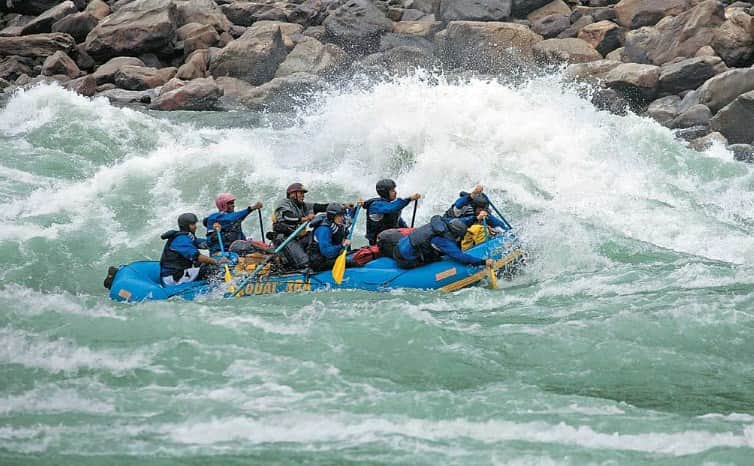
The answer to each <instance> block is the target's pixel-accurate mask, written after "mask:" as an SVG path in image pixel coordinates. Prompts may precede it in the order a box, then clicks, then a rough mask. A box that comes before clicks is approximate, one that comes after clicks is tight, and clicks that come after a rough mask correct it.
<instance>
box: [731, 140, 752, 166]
mask: <svg viewBox="0 0 754 466" xmlns="http://www.w3.org/2000/svg"><path fill="white" fill-rule="evenodd" d="M728 150H729V151H731V152H733V159H734V160H738V161H739V162H748V163H754V147H752V146H751V145H750V144H731V145H729V146H728Z"/></svg>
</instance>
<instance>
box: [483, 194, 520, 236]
mask: <svg viewBox="0 0 754 466" xmlns="http://www.w3.org/2000/svg"><path fill="white" fill-rule="evenodd" d="M484 197H485V198H487V202H489V203H490V207H492V210H494V211H495V213H496V214H497V216H498V217H500V220H502V221H503V223H504V224H505V226H506V227H507V228H508V229H509V230H511V229H513V227H512V226H511V224H510V223H508V220H506V219H505V217H503V214H501V213H500V211H499V210H497V207H495V204H493V203H492V201H491V200H490V198H489V197H488V196H487V195H486V194H485V195H484Z"/></svg>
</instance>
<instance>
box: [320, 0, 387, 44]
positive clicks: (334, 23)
mask: <svg viewBox="0 0 754 466" xmlns="http://www.w3.org/2000/svg"><path fill="white" fill-rule="evenodd" d="M323 24H324V26H325V31H327V37H328V39H329V40H330V41H332V42H334V43H335V44H337V45H339V46H340V47H342V48H343V49H344V50H346V51H347V52H357V53H367V52H371V51H374V50H377V47H378V46H379V44H380V36H381V35H382V34H384V33H385V32H389V31H391V30H392V29H393V22H392V21H390V20H389V19H388V18H387V17H386V16H385V14H384V13H383V12H382V11H380V9H379V8H377V7H376V6H375V5H374V4H373V3H372V2H370V1H369V0H348V1H347V2H345V3H344V4H343V5H341V6H340V7H338V8H337V9H336V10H335V11H333V12H331V13H330V15H329V16H328V17H327V19H326V20H325V21H324V23H323Z"/></svg>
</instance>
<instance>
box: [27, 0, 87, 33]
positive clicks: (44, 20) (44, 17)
mask: <svg viewBox="0 0 754 466" xmlns="http://www.w3.org/2000/svg"><path fill="white" fill-rule="evenodd" d="M75 12H76V5H75V4H74V3H73V2H72V1H70V0H69V1H66V2H63V3H61V4H59V5H55V6H54V7H52V8H50V9H49V10H47V11H45V12H44V13H42V14H41V15H39V16H37V17H36V18H35V19H33V20H32V21H31V22H29V23H28V24H26V26H24V27H23V28H21V34H22V35H24V36H25V35H28V34H43V33H45V32H51V31H52V25H53V24H55V22H57V21H59V20H61V19H63V18H64V17H66V16H67V15H70V14H71V13H75Z"/></svg>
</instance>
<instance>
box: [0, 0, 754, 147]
mask: <svg viewBox="0 0 754 466" xmlns="http://www.w3.org/2000/svg"><path fill="white" fill-rule="evenodd" d="M752 13H754V9H753V8H752V5H751V4H750V3H746V2H740V1H739V2H736V3H733V4H728V3H725V2H720V1H716V0H706V1H697V0H621V1H619V2H616V1H615V0H567V1H563V0H385V1H383V0H379V1H368V0H348V1H344V0H278V1H274V0H262V1H239V0H112V1H107V2H106V1H104V0H89V1H86V0H66V1H61V0H0V88H5V89H6V92H9V91H12V90H13V89H14V88H16V87H19V86H30V85H34V84H36V83H39V82H44V81H57V82H59V83H61V84H62V85H63V86H64V87H66V88H68V89H71V90H73V91H75V92H78V93H80V94H82V95H85V96H94V95H101V96H105V97H107V98H109V99H110V100H111V101H113V102H115V103H120V104H133V103H137V104H143V105H149V106H150V107H151V108H153V109H158V110H211V109H224V108H234V107H237V106H242V107H247V108H252V109H260V110H268V111H281V110H285V109H287V108H290V106H291V105H293V104H294V103H296V102H297V101H299V100H300V99H301V98H302V96H305V95H306V94H307V92H309V91H313V90H316V89H317V88H319V87H321V86H324V85H326V84H327V83H328V82H331V81H332V80H334V79H337V78H338V77H342V76H346V75H352V74H354V73H366V74H370V73H383V72H385V71H387V72H390V73H393V74H400V73H406V72H410V71H411V70H413V69H415V68H417V67H422V68H429V69H432V68H441V69H443V70H445V71H449V72H457V71H458V72H466V71H473V72H476V73H481V74H488V75H494V76H502V77H505V78H507V77H512V76H517V75H520V72H522V71H524V72H538V71H547V70H549V69H551V68H552V67H557V66H562V65H563V64H568V66H567V68H566V71H565V74H566V76H567V78H568V79H571V80H574V81H588V82H593V83H594V84H595V88H596V89H597V90H596V91H595V92H594V93H593V94H592V95H591V98H592V101H593V102H594V103H595V105H598V106H600V107H603V108H606V109H609V110H611V111H614V112H624V111H625V110H626V109H627V108H630V109H631V110H633V111H635V112H637V113H640V114H641V113H643V114H646V115H648V116H650V117H652V118H654V119H655V120H657V121H658V122H660V123H661V124H663V125H665V126H667V127H669V128H671V129H673V130H674V131H675V132H676V134H677V136H678V137H679V138H681V139H684V140H686V141H688V142H689V144H690V145H691V147H694V148H696V149H699V150H703V149H705V148H707V147H709V146H710V145H711V144H712V143H713V141H719V142H720V143H722V144H725V145H727V146H728V147H729V148H730V149H731V150H732V151H733V153H734V154H735V156H736V158H737V159H740V160H747V161H752V160H754V157H753V156H752V154H754V149H752V146H751V144H752V142H754V124H752V122H753V121H754V119H753V118H752V117H753V116H754V68H752V66H751V65H752V64H753V63H754V40H753V39H754V28H753V27H752V16H751V14H752Z"/></svg>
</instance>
